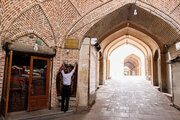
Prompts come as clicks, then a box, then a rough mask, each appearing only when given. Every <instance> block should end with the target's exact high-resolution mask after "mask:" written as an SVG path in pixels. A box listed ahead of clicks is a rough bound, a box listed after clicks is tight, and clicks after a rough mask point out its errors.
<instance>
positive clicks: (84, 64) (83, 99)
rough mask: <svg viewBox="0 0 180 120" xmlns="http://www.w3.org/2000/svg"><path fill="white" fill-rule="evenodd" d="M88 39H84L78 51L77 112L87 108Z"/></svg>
mask: <svg viewBox="0 0 180 120" xmlns="http://www.w3.org/2000/svg"><path fill="white" fill-rule="evenodd" d="M89 44H90V38H85V39H84V41H83V43H82V45H81V49H80V56H79V68H78V88H77V93H78V94H77V95H78V110H79V111H81V110H84V109H87V108H88V99H89V96H88V93H89V91H88V89H89V88H88V84H89V59H90V58H89V57H90V56H89V47H90V45H89Z"/></svg>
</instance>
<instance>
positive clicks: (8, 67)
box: [1, 51, 13, 120]
mask: <svg viewBox="0 0 180 120" xmlns="http://www.w3.org/2000/svg"><path fill="white" fill-rule="evenodd" d="M12 54H13V52H12V51H10V52H9V53H7V55H6V65H5V71H4V82H3V93H2V100H1V114H2V116H3V117H4V119H5V120H6V119H7V113H8V103H9V89H10V79H11V67H12Z"/></svg>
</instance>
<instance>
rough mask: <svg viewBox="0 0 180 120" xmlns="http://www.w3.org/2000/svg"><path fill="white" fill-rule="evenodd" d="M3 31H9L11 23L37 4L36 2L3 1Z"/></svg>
mask: <svg viewBox="0 0 180 120" xmlns="http://www.w3.org/2000/svg"><path fill="white" fill-rule="evenodd" d="M1 3H2V11H3V17H2V29H3V30H7V28H8V27H9V26H10V25H11V23H12V22H13V21H14V20H15V19H16V18H17V17H18V16H19V15H21V14H22V13H23V12H25V11H26V10H28V9H30V8H31V7H32V6H34V5H35V4H36V0H1Z"/></svg>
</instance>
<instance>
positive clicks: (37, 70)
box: [28, 56, 50, 111]
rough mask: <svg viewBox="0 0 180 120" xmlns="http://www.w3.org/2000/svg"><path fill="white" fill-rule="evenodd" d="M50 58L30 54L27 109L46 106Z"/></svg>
mask: <svg viewBox="0 0 180 120" xmlns="http://www.w3.org/2000/svg"><path fill="white" fill-rule="evenodd" d="M49 77H50V59H49V58H42V57H35V56H31V63H30V78H29V92H28V111H32V110H38V109H43V108H48V101H49Z"/></svg>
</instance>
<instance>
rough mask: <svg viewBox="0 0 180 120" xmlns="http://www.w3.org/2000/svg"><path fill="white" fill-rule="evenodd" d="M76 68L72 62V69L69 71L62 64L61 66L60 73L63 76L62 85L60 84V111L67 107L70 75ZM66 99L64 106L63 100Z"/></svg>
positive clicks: (69, 92) (65, 109) (66, 109)
mask: <svg viewBox="0 0 180 120" xmlns="http://www.w3.org/2000/svg"><path fill="white" fill-rule="evenodd" d="M75 69H76V63H75V64H74V69H73V70H72V71H71V72H70V71H69V69H68V68H65V66H64V65H63V66H62V67H61V73H62V76H63V86H62V101H61V111H64V112H66V111H68V108H69V97H70V94H71V77H72V75H73V74H74V71H75ZM65 100H66V105H65V107H64V102H65Z"/></svg>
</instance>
